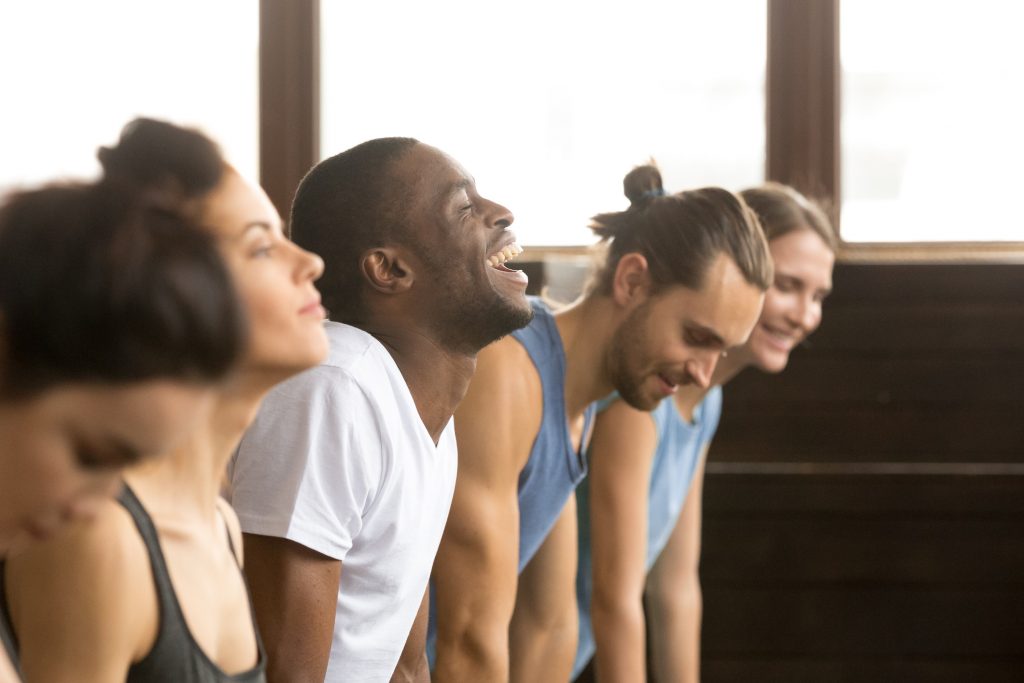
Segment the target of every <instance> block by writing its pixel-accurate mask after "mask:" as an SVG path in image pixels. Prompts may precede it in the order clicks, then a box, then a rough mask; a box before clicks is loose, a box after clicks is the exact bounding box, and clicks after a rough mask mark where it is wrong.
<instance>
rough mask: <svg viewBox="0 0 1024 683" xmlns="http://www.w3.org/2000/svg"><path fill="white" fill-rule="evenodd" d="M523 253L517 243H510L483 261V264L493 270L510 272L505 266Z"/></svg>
mask: <svg viewBox="0 0 1024 683" xmlns="http://www.w3.org/2000/svg"><path fill="white" fill-rule="evenodd" d="M522 253H523V248H522V247H520V246H519V244H518V243H517V242H511V243H509V244H506V245H505V246H504V247H502V248H501V249H500V250H499V251H496V252H495V253H493V254H491V255H490V256H488V257H487V258H486V259H485V263H486V264H487V265H489V266H490V267H491V268H494V269H495V270H502V271H511V270H512V269H511V268H508V267H506V266H505V264H506V263H507V262H509V261H511V260H512V259H514V258H515V257H517V256H519V255H520V254H522Z"/></svg>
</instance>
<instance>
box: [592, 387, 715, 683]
mask: <svg viewBox="0 0 1024 683" xmlns="http://www.w3.org/2000/svg"><path fill="white" fill-rule="evenodd" d="M614 398H615V397H613V398H612V399H611V400H608V401H603V402H602V403H601V405H600V407H599V409H601V410H603V409H604V408H606V407H607V406H608V405H610V404H611V402H612V400H614ZM721 414H722V388H721V387H713V388H712V389H711V391H709V392H708V394H707V396H705V397H704V400H703V401H701V403H700V405H698V406H697V408H696V409H695V410H694V414H693V422H692V423H691V422H687V421H686V420H684V419H683V418H682V416H681V415H680V414H679V411H678V410H676V406H675V402H674V401H673V400H672V397H669V398H666V399H665V400H663V401H662V402H661V403H659V404H658V407H657V408H655V409H654V411H653V412H652V413H651V417H652V418H653V419H654V424H655V427H656V429H657V446H656V448H655V451H654V460H653V461H652V462H651V483H650V488H649V489H648V492H647V557H646V558H645V564H644V566H645V568H646V569H647V571H650V569H651V567H653V566H654V562H655V560H657V559H658V556H659V555H661V551H662V550H664V549H665V545H666V544H668V539H669V537H670V536H671V535H672V531H673V530H674V529H675V526H676V521H677V520H678V519H679V514H680V512H682V509H683V504H684V503H685V502H686V495H687V493H689V491H690V486H691V484H692V482H693V474H694V472H695V471H696V469H697V463H698V462H699V460H700V455H701V453H702V452H703V450H704V448H705V446H707V445H708V444H709V443H711V439H712V438H714V436H715V430H716V429H718V419H719V417H721ZM576 503H577V507H576V512H577V515H578V519H579V564H578V566H577V573H576V602H577V608H578V609H579V618H580V621H579V627H580V628H579V641H578V644H577V648H576V663H575V664H574V665H573V678H575V677H576V676H578V675H579V674H580V673H581V672H582V671H583V669H584V667H586V665H587V662H589V661H590V658H591V657H593V656H594V651H595V650H596V644H595V642H594V629H593V626H592V624H591V623H590V601H591V598H592V596H593V590H594V585H593V573H592V571H591V569H592V564H591V560H592V557H591V553H590V486H589V482H586V481H584V482H583V483H582V484H581V485H580V487H579V488H578V489H577V490H576Z"/></svg>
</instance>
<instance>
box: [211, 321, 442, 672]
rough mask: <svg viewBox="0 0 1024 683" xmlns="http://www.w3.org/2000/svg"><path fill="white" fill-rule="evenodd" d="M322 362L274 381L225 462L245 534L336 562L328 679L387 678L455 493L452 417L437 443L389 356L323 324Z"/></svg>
mask: <svg viewBox="0 0 1024 683" xmlns="http://www.w3.org/2000/svg"><path fill="white" fill-rule="evenodd" d="M325 329H326V331H327V337H328V339H329V340H330V353H329V354H328V357H327V360H326V361H325V362H324V363H323V364H322V365H320V366H319V367H316V368H313V369H312V370H309V371H307V372H305V373H303V374H301V375H299V376H297V377H294V378H292V379H291V380H289V381H287V382H284V383H282V384H280V385H278V386H277V387H276V388H275V389H274V390H273V391H272V392H271V393H270V394H269V395H268V396H267V397H266V399H265V400H264V401H263V404H262V406H261V408H260V412H259V415H258V416H257V418H256V420H255V422H254V423H253V424H252V426H251V427H250V428H249V430H248V431H247V432H246V433H245V435H244V436H243V438H242V441H241V444H240V445H239V447H238V452H237V453H236V454H235V457H234V458H233V459H232V462H231V465H230V467H229V471H228V476H229V477H230V489H231V490H230V496H231V504H232V505H233V506H234V508H235V510H236V511H237V512H238V518H239V520H240V521H241V524H242V530H243V531H245V532H247V533H252V534H260V535H264V536H276V537H280V538H287V539H290V540H292V541H295V542H297V543H300V544H302V545H304V546H306V547H308V548H312V549H313V550H315V551H317V552H319V553H321V554H323V555H327V556H328V557H333V558H336V559H338V560H341V562H342V571H341V585H340V587H339V590H338V604H337V612H336V615H335V624H334V640H333V642H332V645H331V658H330V664H329V665H328V668H327V678H326V681H328V682H329V683H342V682H344V683H349V682H355V681H387V680H388V679H390V677H391V674H392V673H393V672H394V669H395V665H396V664H397V662H398V657H399V655H400V654H401V652H402V649H403V647H404V646H405V641H406V639H407V638H408V635H409V629H410V628H411V627H412V623H413V620H414V619H415V617H416V613H417V611H418V609H419V606H420V603H421V601H422V599H423V593H424V591H425V590H426V587H427V581H428V580H429V577H430V569H431V566H432V564H433V562H434V556H435V555H436V554H437V547H438V544H439V543H440V541H441V532H442V531H443V530H444V525H445V521H446V520H447V518H448V509H449V507H450V506H451V501H452V493H453V492H454V490H455V475H456V469H457V452H456V445H455V428H454V423H453V422H452V421H449V423H448V424H447V426H446V427H445V429H444V432H443V433H442V435H441V438H440V440H439V442H438V444H437V446H435V445H434V442H433V440H432V439H431V437H430V434H429V433H428V432H427V429H426V427H425V426H424V424H423V421H422V420H421V419H420V416H419V413H418V412H417V411H416V405H415V403H414V402H413V398H412V394H411V393H410V392H409V387H408V386H407V385H406V383H405V379H404V378H403V377H402V373H401V371H400V370H399V369H398V366H397V365H396V364H395V362H394V360H393V359H392V358H391V354H389V353H388V352H387V350H386V349H385V348H384V347H383V346H382V345H381V344H380V342H378V341H377V340H376V339H374V338H373V337H372V336H371V335H369V334H367V333H366V332H363V331H362V330H359V329H357V328H354V327H351V326H349V325H342V324H339V323H331V322H328V323H325Z"/></svg>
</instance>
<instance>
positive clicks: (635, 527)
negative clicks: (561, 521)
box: [585, 401, 657, 683]
mask: <svg viewBox="0 0 1024 683" xmlns="http://www.w3.org/2000/svg"><path fill="white" fill-rule="evenodd" d="M656 443H657V434H656V426H655V423H654V420H653V418H652V417H651V415H650V414H649V413H644V412H641V411H638V410H636V409H635V408H632V407H630V406H629V405H627V404H626V403H625V402H623V401H617V402H616V403H614V404H612V406H610V407H609V408H608V409H607V410H605V411H604V412H602V413H601V414H600V416H599V417H598V420H597V424H596V425H595V428H594V438H593V440H592V441H591V445H590V451H589V452H590V475H589V476H590V481H589V487H590V509H589V510H587V511H585V514H587V515H588V516H589V518H590V551H591V558H592V562H591V566H592V572H593V586H594V590H593V596H592V600H591V606H590V619H591V623H592V625H593V629H594V641H595V646H596V652H595V655H594V658H595V661H594V665H595V672H596V674H597V677H598V678H599V679H600V680H601V681H607V682H608V683H615V682H616V681H625V682H629V681H644V680H647V671H646V669H647V664H646V659H647V657H646V647H645V645H646V632H645V626H644V610H643V593H644V584H645V580H646V578H647V566H646V565H647V537H648V534H647V519H648V508H649V505H650V479H651V463H652V461H653V460H654V451H655V448H656Z"/></svg>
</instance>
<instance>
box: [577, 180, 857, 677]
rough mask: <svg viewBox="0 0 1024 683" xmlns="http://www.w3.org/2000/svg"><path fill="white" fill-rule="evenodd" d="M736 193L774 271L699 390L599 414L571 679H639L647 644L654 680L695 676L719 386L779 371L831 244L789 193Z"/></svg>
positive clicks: (605, 408) (814, 299)
mask: <svg viewBox="0 0 1024 683" xmlns="http://www.w3.org/2000/svg"><path fill="white" fill-rule="evenodd" d="M640 170H641V171H642V172H641V173H638V174H637V177H638V178H639V179H642V180H643V182H644V183H646V184H647V187H646V188H645V189H643V190H642V191H643V192H651V193H654V194H657V193H659V192H661V177H660V175H656V174H657V171H656V169H651V167H649V166H647V167H641V169H640ZM652 171H653V173H652ZM740 195H741V196H742V197H743V199H744V201H745V203H746V204H747V206H749V207H750V208H751V209H752V210H753V211H754V212H755V213H756V214H757V216H758V219H759V221H760V223H761V226H762V228H763V230H764V234H765V237H766V238H767V240H768V249H769V252H770V253H771V257H772V261H773V266H774V275H773V282H772V285H771V287H770V288H769V289H768V291H767V292H766V294H765V301H764V307H763V309H762V310H761V315H760V318H759V319H758V321H757V324H756V325H755V326H754V329H753V331H752V332H751V334H750V337H749V338H748V339H747V341H746V342H745V343H744V344H742V345H741V346H738V347H736V348H732V349H728V351H727V352H726V353H725V354H724V355H723V357H722V359H721V360H720V361H719V362H718V365H717V367H716V368H715V371H714V373H713V375H712V377H711V382H710V384H709V386H707V387H700V386H695V385H691V386H686V387H680V388H679V391H677V392H676V393H675V395H673V396H670V397H668V398H666V399H665V400H664V401H663V402H661V403H660V404H659V405H658V407H657V408H655V410H654V411H653V412H651V413H643V412H640V411H638V410H636V409H634V408H632V407H631V406H629V405H628V404H627V403H626V402H625V401H623V400H621V399H619V398H618V396H613V397H612V398H610V399H608V400H607V401H605V402H603V403H602V404H601V405H600V406H599V411H600V412H599V413H598V418H597V420H596V424H595V428H594V437H593V440H592V441H591V444H590V449H589V452H588V462H589V465H590V476H589V477H588V479H587V480H585V481H584V482H583V484H582V485H581V486H580V487H579V489H577V502H578V514H579V541H580V542H579V566H578V571H577V598H578V607H579V616H580V637H579V644H578V648H577V657H576V665H575V667H574V676H578V675H579V674H580V673H581V672H582V671H583V670H584V667H586V666H587V664H588V662H589V661H590V660H591V659H592V658H593V660H594V666H593V667H592V668H593V672H594V673H596V677H597V679H598V680H600V681H602V683H604V682H606V681H644V680H647V674H646V654H645V651H646V649H647V647H646V646H647V640H648V639H649V641H650V642H649V646H650V647H649V649H650V652H651V661H652V663H653V667H654V672H653V673H654V674H655V678H656V679H657V680H659V681H679V682H680V683H688V682H695V681H698V680H699V671H700V668H699V667H700V620H701V594H700V582H699V577H698V574H697V568H698V562H699V558H700V519H701V490H702V484H703V472H704V460H705V456H706V454H707V449H708V446H709V445H710V442H711V439H712V438H713V436H714V433H715V430H716V428H717V426H718V419H719V416H720V414H721V406H722V389H721V385H723V384H725V383H726V382H727V381H729V380H730V379H731V378H732V377H734V376H735V375H736V374H737V373H739V372H740V371H741V370H743V369H744V368H746V367H750V366H753V367H757V368H759V369H761V370H762V371H764V372H772V373H777V372H781V371H782V370H783V369H784V368H785V367H786V363H787V362H788V360H789V353H790V351H791V350H792V349H793V347H795V346H796V345H797V344H799V343H800V342H801V341H803V340H804V339H805V338H806V337H807V335H809V334H810V333H811V332H813V331H814V330H815V329H816V328H817V327H818V325H819V323H820V322H821V305H822V302H823V301H824V299H825V297H826V296H827V295H828V293H829V291H830V290H831V287H832V265H833V262H834V260H835V250H836V246H837V245H836V238H835V233H834V232H833V230H832V227H831V224H830V223H829V221H828V218H827V217H826V216H825V214H824V213H823V212H822V211H821V209H820V208H818V207H816V206H815V205H813V204H811V203H810V202H808V200H807V199H805V198H804V197H803V196H802V195H800V194H799V193H798V192H796V191H795V190H793V189H792V188H789V187H786V186H784V185H779V184H777V183H769V184H766V185H764V186H761V187H758V188H753V189H750V190H746V191H744V192H741V193H740ZM644 603H646V605H647V608H648V612H647V618H648V621H649V623H650V624H651V629H650V632H647V631H646V628H645V615H644ZM588 676H589V674H584V675H583V676H580V678H579V680H581V681H582V680H590V679H589V677H588Z"/></svg>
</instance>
